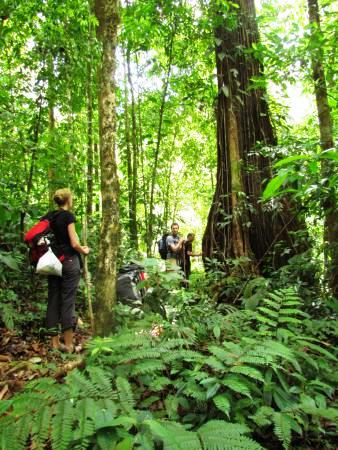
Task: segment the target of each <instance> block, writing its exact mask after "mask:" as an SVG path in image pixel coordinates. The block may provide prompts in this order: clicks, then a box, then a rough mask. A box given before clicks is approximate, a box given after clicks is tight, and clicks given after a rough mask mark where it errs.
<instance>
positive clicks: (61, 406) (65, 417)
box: [52, 400, 74, 450]
mask: <svg viewBox="0 0 338 450" xmlns="http://www.w3.org/2000/svg"><path fill="white" fill-rule="evenodd" d="M73 413H74V411H73V404H72V402H71V401H70V400H64V401H61V402H59V403H57V404H56V405H55V409H54V417H53V419H52V445H53V450H67V449H68V448H69V443H70V442H71V440H72V436H73V433H72V424H73Z"/></svg>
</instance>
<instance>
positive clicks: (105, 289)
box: [95, 0, 119, 336]
mask: <svg viewBox="0 0 338 450" xmlns="http://www.w3.org/2000/svg"><path fill="white" fill-rule="evenodd" d="M95 14H96V17H97V19H98V23H99V26H98V37H99V39H100V41H101V43H102V57H101V64H100V69H99V131H100V154H101V193H102V221H101V231H100V242H99V253H98V259H97V273H96V286H95V288H96V289H95V292H96V302H95V334H96V335H99V336H105V335H108V334H109V333H110V332H111V331H112V325H113V309H114V306H115V302H116V256H117V250H118V244H119V181H118V178H117V167H116V156H115V145H116V111H115V107H116V95H115V90H116V85H115V72H116V46H117V29H118V24H119V2H118V0H96V1H95Z"/></svg>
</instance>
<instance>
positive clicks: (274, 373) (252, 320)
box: [0, 288, 337, 450]
mask: <svg viewBox="0 0 338 450" xmlns="http://www.w3.org/2000/svg"><path fill="white" fill-rule="evenodd" d="M186 296H188V294H184V297H185V300H187V297H186ZM192 296H193V294H192ZM195 301H196V299H195ZM174 302H177V298H175V296H174ZM175 304H176V305H177V306H178V307H179V306H180V305H181V303H180V302H178V303H175ZM202 304H203V303H202ZM195 306H196V305H195ZM192 308H194V306H192ZM178 311H180V309H179V308H178ZM185 311H186V309H182V311H180V312H176V315H175V316H174V321H173V322H168V321H164V320H163V319H161V320H160V321H159V319H158V318H159V317H160V316H157V326H161V327H162V329H163V331H162V334H161V335H160V336H153V335H152V326H153V324H154V320H156V319H155V317H154V316H153V317H149V318H148V319H147V320H144V321H141V322H136V323H134V325H133V326H132V327H130V326H128V328H127V329H124V330H123V329H122V330H121V332H120V333H119V334H118V335H116V336H112V337H109V338H95V339H93V340H92V341H90V342H89V344H88V355H87V358H86V369H84V370H81V371H80V370H77V369H76V370H73V371H72V372H71V373H70V374H69V375H67V377H66V382H65V384H63V385H60V384H57V383H56V382H55V381H54V380H49V379H41V380H39V381H35V382H31V383H30V384H29V385H28V386H27V387H26V389H25V391H24V392H22V393H19V394H17V395H16V396H15V397H14V398H13V399H12V400H11V402H10V404H8V405H7V413H5V414H4V415H3V416H2V418H1V419H0V429H1V439H2V442H3V443H4V444H3V447H4V448H6V446H8V445H9V443H11V445H14V447H13V448H18V450H19V449H20V448H24V445H25V443H26V442H27V440H28V439H32V442H34V443H35V445H36V446H37V448H43V446H44V445H45V443H46V442H48V441H49V439H51V440H52V443H53V448H56V449H59V448H60V449H63V448H74V449H75V448H76V449H77V448H83V449H86V448H92V447H93V448H107V446H106V444H105V442H106V441H107V442H108V440H110V442H115V444H114V445H115V446H118V448H130V449H131V448H138V447H140V448H149V449H154V448H156V446H160V448H162V447H163V448H168V449H171V448H184V449H185V448H192V449H197V448H201V449H211V450H213V449H231V448H243V449H254V448H260V446H259V444H258V443H257V442H255V441H253V439H252V438H251V437H250V436H249V435H252V436H254V437H255V440H256V441H258V442H261V443H262V444H263V445H264V439H266V436H270V437H269V439H272V440H274V439H275V440H276V441H280V442H281V444H282V445H283V446H284V448H286V449H288V448H290V447H291V446H292V442H293V440H294V439H295V436H303V434H304V433H305V432H306V433H307V434H308V437H309V439H310V440H311V439H317V438H318V436H320V435H321V433H322V432H323V429H326V430H327V431H325V432H327V435H328V437H329V436H330V433H331V434H332V432H333V427H334V423H335V422H336V421H337V413H336V410H335V409H334V403H333V395H334V386H335V383H336V379H335V376H334V370H333V366H334V365H335V364H336V355H335V349H334V348H333V347H332V348H331V346H329V347H328V346H324V345H323V343H322V342H321V341H319V340H318V339H317V338H316V337H314V336H313V335H311V333H310V334H308V335H306V334H305V333H304V330H307V332H309V331H311V330H310V328H309V327H306V328H305V327H304V325H303V321H302V320H299V318H302V317H303V315H304V313H303V302H302V299H301V298H300V297H299V295H298V294H297V291H296V290H295V289H293V288H289V289H284V290H283V289H280V290H275V291H269V293H268V294H265V295H264V296H263V298H262V299H261V301H260V302H259V305H258V306H257V308H256V310H255V311H250V310H244V311H240V312H239V311H231V312H227V313H226V314H225V315H224V316H223V318H224V320H225V321H226V322H227V323H228V326H227V327H226V328H224V329H222V334H221V335H218V334H217V333H216V335H215V333H214V332H213V328H212V327H209V325H208V321H204V320H203V319H202V316H201V317H200V324H199V328H200V329H201V328H203V327H204V328H205V331H204V332H203V333H202V332H201V331H199V332H198V333H196V334H194V333H193V334H192V335H190V337H189V336H188V335H185V337H184V338H182V334H184V332H185V331H184V329H185V328H186V327H187V325H188V320H187V319H186V320H185V322H181V320H182V316H184V315H185ZM202 311H203V308H202V309H201V311H200V312H199V313H200V314H201V315H202ZM197 314H198V313H197V310H196V311H195V313H194V315H193V316H191V317H192V319H189V320H193V321H195V320H196V318H197ZM218 314H219V315H220V316H221V314H220V313H218ZM244 318H245V319H244ZM286 319H290V320H286ZM292 319H296V320H292ZM243 320H246V321H247V325H246V327H244V329H243V330H244V332H242V330H241V327H240V324H242V323H243ZM226 322H224V324H225V323H226ZM181 324H182V326H183V324H184V326H183V330H182V332H180V331H179V327H180V326H181ZM229 324H232V326H230V325H229ZM192 325H193V324H192V323H190V328H192ZM21 422H22V423H21ZM24 422H25V424H26V425H25V426H23V425H24ZM27 424H28V425H27ZM323 427H324V428H323ZM14 429H18V430H20V432H19V433H16V434H15V435H14V437H13V430H14ZM11 430H12V432H11ZM108 437H109V438H108ZM95 445H96V447H95ZM277 445H278V444H276V446H277Z"/></svg>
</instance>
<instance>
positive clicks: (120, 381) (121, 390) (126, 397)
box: [116, 377, 135, 413]
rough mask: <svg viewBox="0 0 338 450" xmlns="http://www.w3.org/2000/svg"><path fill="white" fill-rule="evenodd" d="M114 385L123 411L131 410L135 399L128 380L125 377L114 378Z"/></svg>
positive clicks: (128, 411)
mask: <svg viewBox="0 0 338 450" xmlns="http://www.w3.org/2000/svg"><path fill="white" fill-rule="evenodd" d="M116 387H117V392H118V395H119V399H120V402H121V406H122V408H123V409H124V411H125V412H127V413H130V412H133V410H134V407H135V400H134V394H133V391H132V388H131V386H130V384H129V381H128V380H127V379H125V378H121V377H117V378H116Z"/></svg>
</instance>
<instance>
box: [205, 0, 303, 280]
mask: <svg viewBox="0 0 338 450" xmlns="http://www.w3.org/2000/svg"><path fill="white" fill-rule="evenodd" d="M233 3H234V4H237V6H238V7H237V8H233V11H232V13H231V14H232V18H233V19H234V20H233V21H232V24H230V23H225V22H224V23H223V24H220V20H224V19H221V15H220V14H219V13H218V11H217V6H215V5H216V3H214V7H215V12H214V14H215V16H216V20H215V23H217V25H216V26H215V42H216V67H217V79H218V97H217V110H216V119H217V156H218V165H217V178H216V190H215V194H214V199H213V204H212V207H211V210H210V212H209V217H208V223H207V228H206V230H205V234H204V238H203V244H202V245H203V253H204V255H205V256H206V257H209V258H211V257H217V258H219V259H221V260H225V259H228V258H230V259H231V258H242V260H243V261H246V268H247V270H248V271H249V272H256V268H257V265H256V264H254V261H261V260H262V258H264V256H265V255H266V253H267V252H268V250H269V249H271V245H272V243H273V240H274V239H275V237H276V236H278V240H283V241H284V242H286V244H287V245H289V247H292V246H293V242H292V239H291V237H290V236H289V234H288V231H289V230H293V229H295V228H296V229H297V228H298V224H297V222H296V221H295V220H293V219H291V220H290V215H291V213H290V211H289V208H287V207H286V205H284V207H283V208H282V210H281V211H278V212H277V211H274V212H267V211H264V210H263V208H262V206H261V203H260V202H259V199H260V197H261V192H262V184H263V182H264V180H267V179H269V178H270V177H271V164H270V160H269V158H267V157H263V156H262V155H261V153H260V152H259V146H264V145H274V144H276V138H275V135H274V132H273V129H272V126H271V122H270V118H269V110H268V105H267V102H266V91H265V90H264V89H262V88H259V89H257V88H255V89H253V88H252V86H251V80H252V79H253V77H259V76H261V75H262V67H261V65H260V63H259V61H258V60H256V59H255V58H254V56H253V55H252V54H251V53H249V52H245V50H246V49H251V48H252V44H253V43H257V42H258V41H259V37H258V30H257V25H256V19H255V8H254V1H253V0H235V1H234V2H233ZM227 20H229V19H227ZM229 22H230V20H229ZM291 217H293V216H292V215H291ZM286 224H287V226H286ZM276 261H278V263H282V258H279V259H276Z"/></svg>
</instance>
